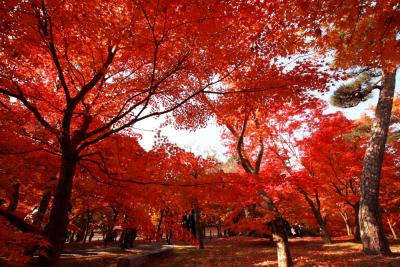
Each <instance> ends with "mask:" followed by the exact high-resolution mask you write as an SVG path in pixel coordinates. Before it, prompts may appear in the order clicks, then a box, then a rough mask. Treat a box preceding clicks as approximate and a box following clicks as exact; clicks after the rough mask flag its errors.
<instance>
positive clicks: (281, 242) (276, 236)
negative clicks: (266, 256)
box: [272, 217, 293, 267]
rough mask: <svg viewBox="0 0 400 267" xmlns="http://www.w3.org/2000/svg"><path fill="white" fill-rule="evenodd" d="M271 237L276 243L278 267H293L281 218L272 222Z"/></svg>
mask: <svg viewBox="0 0 400 267" xmlns="http://www.w3.org/2000/svg"><path fill="white" fill-rule="evenodd" d="M272 237H273V240H274V242H275V243H276V251H277V256H278V266H279V267H291V266H293V262H292V256H291V255H290V250H289V241H288V238H287V235H286V231H285V226H284V222H283V219H282V217H279V218H277V219H275V220H273V221H272Z"/></svg>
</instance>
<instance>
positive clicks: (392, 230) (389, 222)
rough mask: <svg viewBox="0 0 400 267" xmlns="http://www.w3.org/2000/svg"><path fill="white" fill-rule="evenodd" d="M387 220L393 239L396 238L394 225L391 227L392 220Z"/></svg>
mask: <svg viewBox="0 0 400 267" xmlns="http://www.w3.org/2000/svg"><path fill="white" fill-rule="evenodd" d="M387 222H388V225H389V228H390V231H391V232H392V235H393V238H394V240H397V235H396V231H395V230H394V227H393V224H392V222H391V221H390V219H388V220H387Z"/></svg>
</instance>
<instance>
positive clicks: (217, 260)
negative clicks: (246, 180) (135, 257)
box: [147, 237, 400, 267]
mask: <svg viewBox="0 0 400 267" xmlns="http://www.w3.org/2000/svg"><path fill="white" fill-rule="evenodd" d="M290 245H291V251H292V255H293V258H294V262H295V266H339V267H344V266H379V267H380V266H393V267H394V266H400V254H398V255H397V256H396V257H395V258H382V257H377V256H376V257H373V256H365V255H363V254H362V253H361V252H360V251H361V244H359V243H354V242H351V241H350V240H348V239H346V238H342V239H334V244H331V245H326V244H324V243H323V242H322V240H321V239H320V238H298V239H291V240H290ZM391 247H392V250H393V252H396V253H399V252H400V245H399V244H398V243H397V244H393V245H392V246H391ZM276 264H277V262H276V252H275V247H274V246H273V245H272V244H271V243H270V242H269V241H266V240H265V239H259V238H246V237H232V238H224V239H219V240H214V241H209V242H208V243H207V244H206V249H204V250H199V249H196V248H194V247H186V246H183V247H176V248H175V250H174V253H173V254H171V255H169V256H166V257H164V258H162V259H159V260H157V261H153V262H151V263H149V264H148V265H147V267H150V266H170V267H173V266H176V267H178V266H179V267H186V266H187V267H196V266H229V267H230V266H276Z"/></svg>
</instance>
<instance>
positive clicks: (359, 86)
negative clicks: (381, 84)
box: [330, 72, 375, 108]
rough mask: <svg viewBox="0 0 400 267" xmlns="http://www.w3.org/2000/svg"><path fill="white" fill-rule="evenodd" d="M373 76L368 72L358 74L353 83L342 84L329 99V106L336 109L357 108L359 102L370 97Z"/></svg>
mask: <svg viewBox="0 0 400 267" xmlns="http://www.w3.org/2000/svg"><path fill="white" fill-rule="evenodd" d="M372 78H374V75H373V74H372V73H370V72H366V73H365V72H364V73H362V74H360V75H359V76H358V77H357V78H356V79H355V80H354V81H352V82H350V83H346V84H342V85H341V86H339V88H337V89H336V91H335V92H334V93H333V96H332V97H331V101H330V102H331V104H332V105H334V106H336V107H342V108H350V107H355V106H357V105H358V104H359V103H360V102H362V101H366V100H367V99H369V98H370V97H371V92H372V90H373V89H375V87H374V85H373V84H372V81H371V80H372Z"/></svg>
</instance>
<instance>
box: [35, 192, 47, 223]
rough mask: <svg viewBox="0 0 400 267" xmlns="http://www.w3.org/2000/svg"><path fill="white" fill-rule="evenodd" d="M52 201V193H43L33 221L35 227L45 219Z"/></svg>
mask: <svg viewBox="0 0 400 267" xmlns="http://www.w3.org/2000/svg"><path fill="white" fill-rule="evenodd" d="M50 200H51V191H45V192H44V193H43V196H42V199H41V200H40V204H39V208H38V210H37V213H36V214H35V218H34V219H33V224H34V225H40V224H41V223H42V221H43V217H44V215H45V214H46V212H47V209H48V208H49V204H50Z"/></svg>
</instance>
